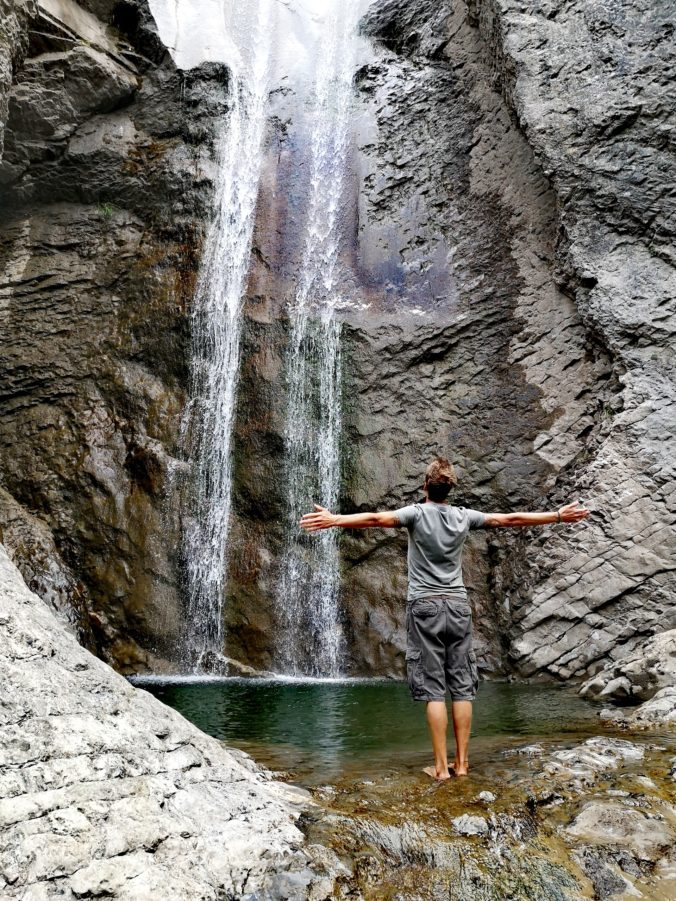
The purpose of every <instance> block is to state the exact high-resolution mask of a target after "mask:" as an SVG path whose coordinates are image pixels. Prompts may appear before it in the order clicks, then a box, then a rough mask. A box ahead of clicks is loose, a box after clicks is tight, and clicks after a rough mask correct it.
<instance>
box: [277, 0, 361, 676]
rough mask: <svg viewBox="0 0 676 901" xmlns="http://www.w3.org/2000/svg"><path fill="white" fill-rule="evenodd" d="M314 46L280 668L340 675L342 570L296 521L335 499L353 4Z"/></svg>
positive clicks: (326, 546)
mask: <svg viewBox="0 0 676 901" xmlns="http://www.w3.org/2000/svg"><path fill="white" fill-rule="evenodd" d="M333 10H334V12H333V15H332V16H331V17H330V19H329V21H327V23H326V26H325V31H324V36H325V39H324V40H322V41H321V42H320V44H319V45H318V52H317V61H316V65H317V69H316V77H315V83H314V90H313V95H312V102H311V105H310V113H309V121H310V123H311V141H310V153H311V161H310V171H311V177H310V186H309V200H308V209H307V217H306V224H305V238H304V245H303V255H302V261H301V270H300V275H299V279H298V285H297V290H296V294H295V298H294V303H293V304H292V306H291V309H290V321H291V341H290V347H289V352H288V358H287V384H288V406H287V418H286V428H285V436H284V437H285V447H286V474H287V484H288V495H287V506H288V521H287V525H286V537H285V548H284V556H283V560H282V573H281V578H280V583H279V590H278V594H277V601H278V608H279V611H280V614H281V618H282V625H283V627H282V630H281V633H280V641H279V648H278V659H279V663H280V665H281V667H282V669H283V670H284V671H286V672H290V673H294V674H300V673H304V674H308V675H325V676H335V675H337V674H338V673H339V672H340V670H341V656H342V643H343V637H342V630H341V625H340V611H339V590H340V561H339V556H338V545H337V537H336V534H335V532H334V531H332V530H328V531H325V532H320V533H317V534H315V535H313V536H312V537H311V538H310V539H309V540H308V539H303V538H301V537H300V536H299V531H298V520H299V519H300V516H301V515H302V514H303V513H304V512H307V510H308V509H311V505H312V502H313V501H314V502H318V503H320V504H321V505H322V506H326V507H328V508H330V509H335V507H336V505H337V502H338V497H339V490H340V476H341V464H340V443H341V428H342V412H341V371H342V362H341V346H340V322H339V320H338V318H337V317H336V309H337V308H338V307H339V306H340V305H341V304H342V302H343V301H344V297H343V295H342V293H341V290H340V282H341V265H340V252H341V247H342V240H343V237H344V236H343V234H342V231H341V217H340V213H341V209H342V208H343V203H344V200H345V187H346V174H347V164H348V150H349V138H350V129H349V122H350V111H351V104H352V79H353V74H354V69H355V58H356V41H357V37H356V36H357V23H358V17H359V3H358V2H356V0H347V2H342V3H341V2H338V0H333Z"/></svg>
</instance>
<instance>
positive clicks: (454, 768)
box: [448, 763, 469, 776]
mask: <svg viewBox="0 0 676 901" xmlns="http://www.w3.org/2000/svg"><path fill="white" fill-rule="evenodd" d="M448 768H449V770H450V771H451V772H452V773H453V775H454V776H468V775H469V766H468V764H466V763H450V764H449V765H448Z"/></svg>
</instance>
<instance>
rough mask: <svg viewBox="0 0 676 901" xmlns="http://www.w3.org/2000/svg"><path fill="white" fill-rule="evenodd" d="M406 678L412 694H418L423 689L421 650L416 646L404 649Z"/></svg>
mask: <svg viewBox="0 0 676 901" xmlns="http://www.w3.org/2000/svg"><path fill="white" fill-rule="evenodd" d="M406 678H407V680H408V687H409V688H410V689H411V694H412V695H414V696H415V695H419V694H421V693H422V692H423V691H424V689H425V680H424V677H423V670H422V659H421V652H420V651H419V650H417V649H416V648H411V649H410V650H408V651H406Z"/></svg>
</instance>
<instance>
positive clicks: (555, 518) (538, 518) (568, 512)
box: [485, 501, 589, 527]
mask: <svg viewBox="0 0 676 901" xmlns="http://www.w3.org/2000/svg"><path fill="white" fill-rule="evenodd" d="M588 516H589V510H587V508H586V507H583V506H582V504H581V503H580V502H579V501H574V502H573V503H572V504H566V505H565V507H559V509H558V510H554V511H552V512H551V513H487V514H486V523H485V524H486V526H494V527H500V526H503V527H504V526H546V525H549V524H550V523H553V522H579V521H580V520H581V519H586V518H587V517H588Z"/></svg>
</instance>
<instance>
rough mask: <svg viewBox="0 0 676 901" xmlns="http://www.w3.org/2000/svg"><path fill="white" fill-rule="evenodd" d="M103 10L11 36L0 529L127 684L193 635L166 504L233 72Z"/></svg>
mask: <svg viewBox="0 0 676 901" xmlns="http://www.w3.org/2000/svg"><path fill="white" fill-rule="evenodd" d="M54 10H56V12H57V13H58V16H57V15H55V14H54ZM95 11H96V12H97V15H98V18H97V17H96V16H94V15H93V14H92V13H90V12H88V11H87V10H86V9H85V8H83V7H82V6H77V5H76V4H73V3H70V2H65V0H64V2H63V3H58V4H57V3H47V4H45V5H44V6H43V5H41V4H32V5H28V6H27V7H26V8H25V9H24V20H25V21H24V30H23V31H21V39H20V40H15V39H13V38H12V36H11V35H9V36H8V46H9V47H10V48H11V49H13V50H14V51H15V52H14V60H13V77H12V86H11V89H10V90H9V94H8V95H7V102H6V106H5V109H6V111H7V118H6V123H5V129H4V156H3V160H2V164H1V165H0V195H1V200H0V203H1V204H2V209H3V217H2V223H1V226H0V258H1V265H2V270H3V279H2V289H0V290H1V292H2V294H1V296H2V312H1V313H0V334H1V338H0V340H1V341H2V346H3V354H2V359H1V360H0V393H1V397H2V401H1V403H2V406H1V411H0V473H1V474H0V484H1V485H2V486H4V489H5V490H6V492H8V493H9V494H11V495H12V496H13V499H14V500H13V502H12V501H11V499H8V500H7V501H6V502H3V504H2V510H3V511H4V512H6V511H10V512H11V516H10V515H9V513H7V515H3V522H2V523H1V524H0V530H1V531H2V535H3V538H4V540H5V542H6V544H7V547H8V548H9V550H10V553H11V554H12V556H13V558H14V559H15V561H16V562H17V564H18V565H19V567H20V568H21V570H22V572H23V573H24V575H25V577H26V578H27V579H28V581H29V582H30V584H31V586H32V587H34V588H35V589H36V590H39V591H40V593H41V594H42V595H45V593H46V592H47V593H48V592H49V591H51V592H52V593H53V594H54V593H56V594H57V595H58V596H59V599H60V600H59V603H60V606H61V608H62V609H65V608H66V607H67V606H70V607H71V608H73V607H74V606H75V607H76V608H78V609H81V608H82V607H83V606H84V607H85V608H86V610H87V612H88V615H86V616H84V617H81V618H80V623H79V628H80V631H81V634H82V635H83V637H85V638H86V640H87V643H88V644H89V646H90V647H93V648H96V649H98V651H99V653H102V654H104V656H106V657H107V658H108V659H110V660H113V661H115V662H116V663H117V664H118V665H120V666H122V667H127V668H129V669H132V670H133V669H138V668H144V667H146V666H147V665H149V657H148V653H147V652H148V650H150V649H154V648H158V649H159V652H160V653H163V654H164V655H166V656H170V655H171V654H172V652H173V646H174V645H175V643H176V633H177V630H178V629H179V628H180V600H179V592H178V589H177V583H176V566H175V560H174V558H175V555H176V548H177V546H178V537H177V533H176V532H172V519H171V516H170V515H169V516H166V517H165V515H164V514H165V500H164V499H165V496H166V494H167V484H168V461H169V456H168V454H169V453H175V447H174V446H175V443H176V440H177V435H178V433H179V423H180V415H181V410H182V409H183V406H184V402H185V400H184V390H185V384H186V379H187V374H186V373H187V360H186V353H187V351H186V347H187V339H188V313H189V308H190V302H191V298H192V293H193V285H194V279H195V274H196V269H197V264H198V259H199V254H200V247H201V240H202V228H203V225H204V222H205V220H206V219H207V218H208V210H209V204H210V201H211V197H212V183H211V178H212V175H213V171H212V170H213V164H212V135H213V126H214V123H215V122H219V121H220V120H221V119H222V117H223V115H224V114H225V111H226V101H225V97H226V93H227V73H226V71H225V70H224V69H223V68H222V67H215V66H211V67H209V66H205V67H203V68H201V69H197V70H195V71H192V72H190V73H180V72H178V71H177V70H176V68H175V66H174V65H173V63H172V61H171V58H170V57H169V55H168V54H167V53H166V52H165V49H164V48H163V47H162V45H161V44H160V42H159V40H158V38H157V36H156V34H155V31H154V23H153V21H152V18H151V17H150V14H149V12H148V10H147V9H146V7H145V4H142V3H140V4H135V3H113V2H110V3H99V4H98V5H97V6H96V10H95ZM3 496H4V495H0V497H3ZM22 509H23V510H25V511H26V512H25V515H23V516H22V515H21V512H20V511H21V510H22ZM45 535H51V536H52V538H51V541H52V547H51V548H47V547H46V545H45V541H46V540H47V539H46V538H45ZM37 545H39V546H40V548H41V549H42V553H41V557H42V559H43V560H44V562H43V564H42V565H41V566H39V565H38V564H39V560H38V559H37V558H36V555H35V548H36V546H37ZM36 568H37V569H40V570H41V572H36ZM51 571H53V572H54V573H56V574H57V575H58V578H56V577H53V576H52V575H50V572H51ZM69 586H71V587H69Z"/></svg>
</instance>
